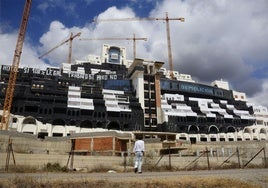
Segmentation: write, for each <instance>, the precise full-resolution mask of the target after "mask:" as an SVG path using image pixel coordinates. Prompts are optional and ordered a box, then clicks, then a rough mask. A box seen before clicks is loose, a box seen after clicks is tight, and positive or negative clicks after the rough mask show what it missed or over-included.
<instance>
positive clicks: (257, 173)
mask: <svg viewBox="0 0 268 188" xmlns="http://www.w3.org/2000/svg"><path fill="white" fill-rule="evenodd" d="M13 177H32V178H36V179H38V180H44V181H47V180H49V181H53V180H55V181H56V180H72V181H78V180H108V181H117V182H120V181H132V180H135V181H136V180H138V179H143V180H144V179H150V180H152V179H158V180H159V179H169V178H170V179H172V178H173V179H174V178H183V177H190V178H195V177H201V178H202V177H212V178H213V177H215V178H229V179H237V180H241V181H245V182H251V183H255V184H258V185H261V186H262V187H264V188H268V169H267V168H265V169H231V170H210V171H208V170H201V171H200V170H199V171H177V172H143V173H142V174H135V173H134V172H133V173H129V172H128V173H115V172H114V173H80V172H72V173H0V181H4V180H6V179H7V178H13Z"/></svg>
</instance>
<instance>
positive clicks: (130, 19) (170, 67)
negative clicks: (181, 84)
mask: <svg viewBox="0 0 268 188" xmlns="http://www.w3.org/2000/svg"><path fill="white" fill-rule="evenodd" d="M159 20H160V21H165V22H166V32H167V46H168V61H169V69H170V71H171V75H170V76H171V78H174V74H173V71H174V70H173V60H172V52H171V40H170V26H169V21H170V20H177V21H181V22H184V21H185V18H182V17H179V18H169V17H168V13H167V12H166V17H165V18H115V19H94V20H93V22H105V21H159Z"/></svg>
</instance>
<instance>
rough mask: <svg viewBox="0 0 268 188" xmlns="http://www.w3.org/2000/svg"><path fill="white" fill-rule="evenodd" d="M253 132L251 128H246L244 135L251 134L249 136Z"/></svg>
mask: <svg viewBox="0 0 268 188" xmlns="http://www.w3.org/2000/svg"><path fill="white" fill-rule="evenodd" d="M251 132H252V131H251V129H250V128H245V129H244V133H249V134H250V133H251Z"/></svg>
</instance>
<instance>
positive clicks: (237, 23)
mask: <svg viewBox="0 0 268 188" xmlns="http://www.w3.org/2000/svg"><path fill="white" fill-rule="evenodd" d="M24 3H25V1H24V0H0V64H1V65H2V64H5V65H11V64H12V60H13V56H14V50H15V46H16V41H17V37H18V30H19V26H20V22H21V18H22V13H23V7H24ZM267 10H268V1H267V0H254V1H252V0H235V1H234V0H32V5H31V12H30V17H29V21H28V25H27V31H26V37H25V41H24V45H23V50H22V55H21V60H20V67H25V66H29V67H36V68H46V67H48V66H57V67H61V65H62V63H63V62H67V59H68V50H69V48H68V43H67V44H64V45H62V46H60V47H58V48H57V49H55V50H53V51H52V52H51V53H49V54H48V55H46V56H44V57H43V58H41V59H39V58H38V57H39V56H40V55H42V54H44V53H45V52H47V51H48V50H50V49H52V48H53V47H55V46H57V45H59V44H60V43H62V42H63V41H65V40H67V39H68V38H69V36H70V33H71V32H72V33H73V34H77V33H79V32H81V36H80V38H91V39H92V38H95V39H96V38H106V37H111V38H116V37H122V38H129V37H130V38H131V37H133V34H135V36H136V37H140V38H147V41H143V40H137V41H136V51H137V58H141V59H146V60H153V61H162V62H165V65H164V67H165V68H167V69H168V67H169V66H168V50H167V39H166V38H167V37H166V24H165V22H164V21H161V20H158V21H121V22H119V21H117V22H115V21H102V22H93V20H94V19H116V18H165V14H166V12H167V13H168V16H169V18H178V17H183V18H185V22H179V21H169V24H170V37H171V49H172V56H173V58H172V59H173V66H174V70H176V71H178V72H179V73H184V74H191V75H192V77H193V78H194V79H195V80H196V81H197V82H200V83H206V84H207V83H211V82H213V81H214V80H219V79H223V80H225V81H228V82H229V84H230V87H231V89H233V90H236V91H240V92H245V93H246V95H247V98H248V100H249V101H250V102H253V103H256V104H258V105H264V106H267V107H268V95H267V93H268V11H267ZM104 43H106V44H111V45H119V46H122V47H126V49H127V59H133V54H132V51H133V43H132V41H129V40H115V41H102V40H87V41H86V40H79V38H78V37H76V38H75V39H74V40H73V46H72V47H73V50H72V62H74V61H75V60H84V59H85V58H86V57H87V55H88V54H93V55H100V54H101V49H102V45H103V44H104Z"/></svg>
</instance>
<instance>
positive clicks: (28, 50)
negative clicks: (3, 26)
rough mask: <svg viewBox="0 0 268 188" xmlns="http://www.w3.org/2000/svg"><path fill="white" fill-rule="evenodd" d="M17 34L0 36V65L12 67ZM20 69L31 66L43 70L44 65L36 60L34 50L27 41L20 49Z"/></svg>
mask: <svg viewBox="0 0 268 188" xmlns="http://www.w3.org/2000/svg"><path fill="white" fill-rule="evenodd" d="M17 35H18V34H17V32H13V33H9V34H0V43H1V45H0V64H1V65H12V63H13V57H14V53H15V46H16V42H17V37H18V36H17ZM19 65H20V67H25V66H31V67H35V68H44V67H46V65H45V64H44V62H43V61H41V60H39V59H38V56H37V53H36V49H35V48H34V47H32V46H31V45H30V44H29V43H28V42H27V39H26V41H25V42H24V45H23V48H22V54H21V58H20V62H19Z"/></svg>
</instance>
